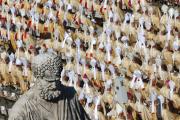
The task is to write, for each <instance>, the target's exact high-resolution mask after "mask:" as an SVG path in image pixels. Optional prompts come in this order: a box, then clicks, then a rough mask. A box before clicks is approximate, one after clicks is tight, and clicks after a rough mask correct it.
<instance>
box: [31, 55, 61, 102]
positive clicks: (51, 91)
mask: <svg viewBox="0 0 180 120" xmlns="http://www.w3.org/2000/svg"><path fill="white" fill-rule="evenodd" d="M61 71H62V64H61V58H60V57H59V56H57V55H55V54H53V53H45V54H40V55H37V56H36V57H35V58H34V60H33V61H32V72H33V75H34V77H35V78H36V79H37V81H38V89H39V90H40V97H41V98H43V99H45V100H53V99H56V98H58V97H59V95H60V94H61V91H60V84H61V82H60V75H61Z"/></svg>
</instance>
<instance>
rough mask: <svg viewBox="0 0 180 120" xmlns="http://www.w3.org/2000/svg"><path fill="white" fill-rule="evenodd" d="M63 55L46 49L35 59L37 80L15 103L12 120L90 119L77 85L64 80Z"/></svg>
mask: <svg viewBox="0 0 180 120" xmlns="http://www.w3.org/2000/svg"><path fill="white" fill-rule="evenodd" d="M61 71H62V63H61V57H59V56H57V55H55V54H52V53H44V54H40V55H37V56H36V57H35V58H34V60H33V61H32V72H33V75H34V77H35V79H36V84H35V85H34V86H33V87H32V88H31V89H30V90H29V91H28V92H26V93H25V94H24V95H22V96H21V97H20V98H19V100H18V101H17V102H16V103H15V104H14V106H13V108H12V109H11V110H10V115H9V120H89V117H88V115H87V114H86V112H85V111H84V109H83V107H82V106H81V104H80V103H79V101H78V99H77V94H76V91H75V90H74V88H71V87H66V86H64V85H62V84H61V82H60V74H61Z"/></svg>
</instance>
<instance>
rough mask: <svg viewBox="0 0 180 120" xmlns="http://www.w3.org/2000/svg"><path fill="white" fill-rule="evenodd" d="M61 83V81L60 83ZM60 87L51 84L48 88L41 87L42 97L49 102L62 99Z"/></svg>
mask: <svg viewBox="0 0 180 120" xmlns="http://www.w3.org/2000/svg"><path fill="white" fill-rule="evenodd" d="M59 82H60V81H59ZM58 88H60V86H58V87H57V85H55V86H53V85H52V83H49V84H48V85H46V86H43V85H39V90H40V97H41V98H42V99H44V100H47V101H53V100H56V99H58V98H59V97H60V95H61V90H60V89H58Z"/></svg>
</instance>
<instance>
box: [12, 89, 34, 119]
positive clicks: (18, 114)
mask: <svg viewBox="0 0 180 120" xmlns="http://www.w3.org/2000/svg"><path fill="white" fill-rule="evenodd" d="M34 97H35V95H34V92H33V91H32V90H29V91H27V92H26V93H25V94H23V95H22V96H21V97H20V98H19V99H18V100H17V101H16V103H15V104H14V105H13V107H12V109H10V111H9V120H16V119H18V120H21V119H22V120H24V117H26V115H27V113H28V111H29V110H30V109H28V108H31V106H35V105H34V104H35V102H33V101H32V98H34Z"/></svg>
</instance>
